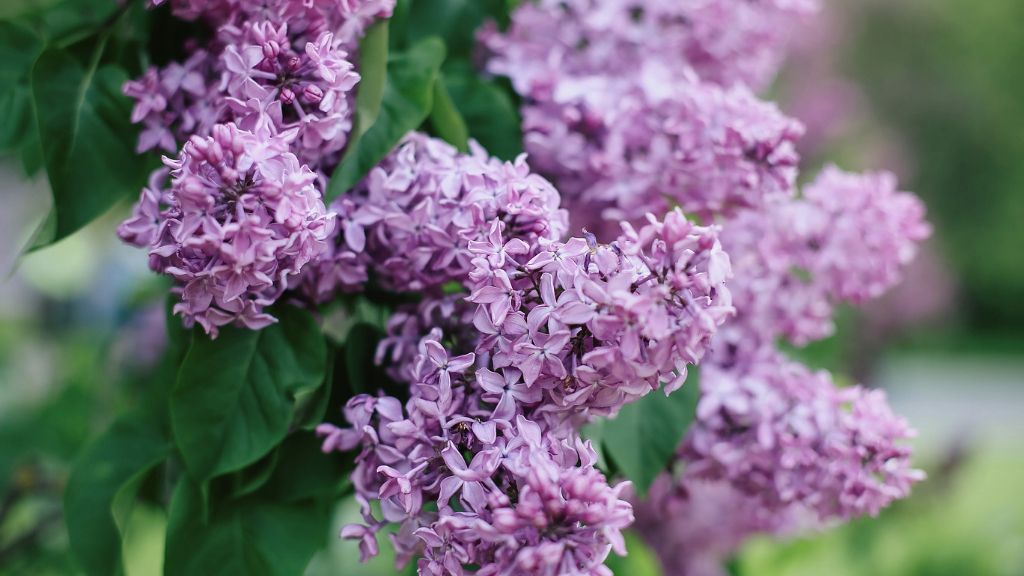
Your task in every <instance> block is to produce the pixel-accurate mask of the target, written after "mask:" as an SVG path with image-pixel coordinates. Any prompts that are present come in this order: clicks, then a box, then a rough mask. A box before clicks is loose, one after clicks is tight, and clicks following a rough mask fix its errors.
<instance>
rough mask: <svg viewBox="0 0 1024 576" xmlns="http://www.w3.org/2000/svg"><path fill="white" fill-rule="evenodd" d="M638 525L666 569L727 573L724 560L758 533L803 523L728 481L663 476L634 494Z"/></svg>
mask: <svg viewBox="0 0 1024 576" xmlns="http://www.w3.org/2000/svg"><path fill="white" fill-rule="evenodd" d="M633 507H634V510H635V512H636V522H635V523H634V524H633V526H632V529H633V530H635V531H636V532H637V533H638V534H639V535H640V536H641V537H642V538H643V539H644V541H645V542H646V543H647V544H648V546H650V547H651V549H652V551H653V552H654V553H655V555H656V556H657V557H658V560H659V561H660V563H661V566H662V573H663V574H672V575H673V576H728V574H729V572H728V570H727V569H726V567H725V566H726V561H727V560H728V559H729V557H731V556H732V555H733V554H734V553H735V552H736V549H737V548H739V546H740V545H741V544H742V543H743V542H744V541H745V540H746V539H747V538H749V537H751V536H752V535H755V534H786V533H788V532H790V531H791V530H794V529H796V528H797V527H799V525H800V524H801V518H800V516H801V515H800V514H798V513H796V511H795V510H781V511H780V510H769V509H767V508H765V506H764V505H762V504H761V502H760V501H758V500H757V498H756V497H751V496H748V495H746V494H744V493H742V492H740V491H738V490H736V489H735V488H733V487H731V486H730V485H729V484H727V483H724V482H705V481H701V480H693V479H687V481H685V482H683V481H680V479H679V478H675V477H673V475H672V474H670V473H667V472H666V473H663V474H661V475H659V476H658V477H657V478H656V479H655V480H654V482H653V483H652V484H651V487H650V489H649V490H648V492H647V495H646V496H645V497H644V498H643V499H636V498H634V502H633Z"/></svg>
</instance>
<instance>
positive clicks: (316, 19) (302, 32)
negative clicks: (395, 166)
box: [124, 0, 394, 171]
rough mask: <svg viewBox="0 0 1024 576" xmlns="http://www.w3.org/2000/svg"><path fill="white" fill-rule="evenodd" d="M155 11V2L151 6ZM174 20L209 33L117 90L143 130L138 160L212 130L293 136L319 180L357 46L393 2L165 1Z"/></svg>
mask: <svg viewBox="0 0 1024 576" xmlns="http://www.w3.org/2000/svg"><path fill="white" fill-rule="evenodd" d="M157 4H159V2H157ZM171 5H172V8H173V10H174V12H175V14H176V15H178V16H180V17H183V18H190V19H194V18H202V19H203V20H204V21H205V22H206V23H207V24H209V25H211V26H212V27H213V28H214V29H215V34H214V37H213V38H212V39H210V40H209V41H208V42H207V43H206V44H204V45H203V46H193V47H191V48H192V51H191V55H190V56H189V57H188V58H187V59H186V60H185V61H184V62H180V63H179V62H171V63H169V64H168V65H166V66H164V67H163V68H150V69H149V70H147V71H146V73H145V74H144V75H143V76H142V77H141V78H139V79H138V80H135V81H131V82H128V83H127V84H126V85H125V88H124V91H125V93H126V94H127V95H128V96H130V97H132V98H134V99H135V100H136V104H135V108H134V110H133V112H132V120H133V121H135V122H139V123H141V124H142V125H143V131H142V133H141V135H140V137H139V145H138V148H139V150H140V151H145V150H149V149H152V148H161V149H163V150H167V151H171V152H173V151H175V150H176V149H177V147H178V145H179V144H180V143H182V142H183V141H184V140H186V139H187V138H188V137H189V136H191V135H201V136H205V135H208V134H209V132H210V130H211V129H212V127H213V126H214V125H216V124H219V123H228V122H233V123H235V124H237V125H238V126H239V127H240V128H243V129H246V130H254V129H255V124H256V123H257V122H264V123H267V124H268V125H269V127H270V128H271V130H272V132H274V133H279V132H284V131H287V130H292V129H295V130H297V132H298V136H297V137H296V138H295V140H294V142H293V144H292V146H293V152H294V153H295V154H296V156H298V157H299V160H300V161H302V163H304V164H306V165H308V166H310V168H311V169H313V170H314V171H320V170H322V169H324V168H326V167H329V166H331V165H332V164H333V163H335V162H337V159H338V156H339V152H340V150H341V149H342V148H343V147H344V146H345V143H346V141H347V135H348V132H349V131H350V130H351V127H352V106H353V102H352V99H353V88H354V86H355V85H356V83H357V82H358V81H359V75H358V74H357V73H356V72H355V71H354V69H353V64H352V57H353V54H351V52H352V51H353V50H355V48H356V40H358V38H359V36H360V35H361V34H362V32H363V30H364V28H365V27H366V26H367V25H368V24H369V23H370V22H371V21H372V20H373V19H375V18H378V17H388V16H390V14H391V9H392V7H393V5H394V0H372V1H364V2H360V1H352V0H319V1H315V2H310V1H304V0H273V1H270V2H259V3H253V2H244V1H233V0H220V1H217V2H207V1H205V0H204V1H195V0H182V1H172V2H171Z"/></svg>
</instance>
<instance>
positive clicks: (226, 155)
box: [118, 124, 334, 336]
mask: <svg viewBox="0 0 1024 576" xmlns="http://www.w3.org/2000/svg"><path fill="white" fill-rule="evenodd" d="M293 137H294V132H291V133H286V134H279V135H276V136H274V135H271V134H270V133H269V132H268V131H267V130H266V129H265V128H264V129H262V130H260V131H257V132H255V133H254V132H248V131H245V130H242V129H240V128H238V127H237V126H235V125H234V124H222V125H218V126H215V127H214V128H213V130H212V135H211V136H209V137H201V136H193V137H192V138H191V139H190V140H189V141H188V142H187V143H186V144H185V147H184V148H183V149H182V151H181V155H180V156H179V157H178V158H177V159H174V160H171V159H165V161H164V163H165V164H166V165H167V167H168V168H169V169H170V176H171V182H170V187H169V188H167V189H162V181H163V180H164V178H165V176H166V171H158V172H156V173H155V174H154V177H153V180H152V182H151V183H150V186H149V187H148V188H146V189H145V190H144V191H143V193H142V198H141V199H140V200H139V203H138V204H137V205H136V207H135V214H134V215H133V216H132V218H130V219H128V220H126V221H125V222H124V223H123V224H121V226H120V228H118V234H119V235H120V237H121V239H122V240H124V241H125V242H128V243H130V244H133V245H135V246H138V247H140V248H145V249H148V250H149V265H150V268H152V269H153V270H154V271H157V272H160V273H162V274H166V275H168V276H170V277H171V278H173V279H174V280H175V281H176V282H177V283H178V286H179V287H180V288H179V292H180V296H181V302H180V303H178V304H176V305H175V306H174V311H175V313H177V314H181V315H182V316H184V317H185V319H186V322H187V323H189V324H191V323H192V322H198V323H199V324H200V325H201V326H202V327H203V329H205V330H206V332H208V333H209V334H211V335H214V336H215V335H216V334H217V329H218V327H219V326H223V325H225V324H229V323H237V324H242V325H244V326H246V327H248V328H252V329H258V328H262V327H263V326H266V325H267V324H269V323H271V322H273V318H272V317H271V316H270V315H269V314H267V313H266V312H264V310H263V309H264V307H266V306H269V305H270V304H272V303H273V302H274V301H275V300H277V298H278V297H279V296H280V295H281V294H282V293H283V292H284V290H285V289H286V288H287V287H288V284H289V281H290V280H291V279H293V278H295V277H296V276H297V275H298V274H299V272H300V271H301V270H302V268H303V267H304V266H305V265H306V264H307V263H308V262H310V261H312V260H314V259H315V258H317V257H318V256H319V255H320V254H321V253H322V252H323V251H324V250H325V249H326V246H327V244H326V240H327V238H328V236H329V235H330V234H331V232H332V231H333V229H334V217H333V214H328V213H327V211H326V208H325V207H324V203H323V200H321V198H320V193H319V192H318V191H317V189H316V187H315V186H314V182H315V180H316V176H315V175H314V174H313V172H312V171H311V170H310V169H309V168H308V167H307V166H303V165H300V164H299V161H298V159H297V158H296V157H295V155H294V154H292V153H291V152H289V151H288V150H289V144H290V138H293Z"/></svg>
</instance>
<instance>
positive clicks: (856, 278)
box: [719, 167, 930, 354]
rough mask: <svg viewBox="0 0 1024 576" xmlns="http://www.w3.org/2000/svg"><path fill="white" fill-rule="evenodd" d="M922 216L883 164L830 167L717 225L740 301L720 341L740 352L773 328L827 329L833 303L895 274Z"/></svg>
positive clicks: (809, 337) (822, 333)
mask: <svg viewBox="0 0 1024 576" xmlns="http://www.w3.org/2000/svg"><path fill="white" fill-rule="evenodd" d="M924 216H925V214H924V206H923V204H922V203H921V201H920V200H919V199H918V198H917V197H916V196H914V195H912V194H910V193H907V192H901V191H899V190H898V189H897V187H896V180H895V178H894V177H893V176H892V175H891V174H888V173H884V172H878V173H866V174H851V173H847V172H843V171H841V170H839V169H837V168H835V167H827V168H826V169H825V170H824V171H822V173H821V174H820V175H819V176H818V177H817V178H816V179H815V180H814V181H813V182H812V183H810V184H809V185H807V186H806V187H804V189H803V194H802V196H801V197H799V198H792V199H787V200H782V201H779V202H774V203H771V204H770V205H768V206H766V207H764V208H763V209H762V210H745V211H741V212H740V213H738V214H737V215H736V216H735V217H734V218H732V219H730V220H729V221H727V222H726V223H725V224H724V226H723V231H722V244H723V246H724V248H725V249H726V251H727V252H728V253H729V255H730V257H731V258H732V259H733V264H734V266H735V269H736V270H737V271H738V272H737V274H736V278H735V280H734V281H733V282H732V283H731V284H730V287H731V289H732V291H733V296H734V297H735V299H736V301H737V302H738V303H739V304H737V309H738V314H737V318H736V319H735V320H734V321H732V322H731V323H730V325H729V326H727V327H726V328H724V329H723V332H722V339H721V340H722V342H723V343H728V346H729V347H736V346H738V347H740V348H741V350H740V351H739V353H740V354H747V353H750V352H752V351H755V350H757V349H758V348H760V347H762V346H770V345H772V344H774V342H775V341H776V340H777V339H778V338H780V337H782V338H786V339H787V340H789V341H790V342H791V343H793V344H796V345H803V344H807V343H808V342H812V341H814V340H818V339H821V338H824V337H826V336H828V335H830V334H831V333H832V330H833V324H832V315H833V305H834V304H835V303H838V302H847V303H852V304H861V303H863V302H865V301H867V300H869V299H872V298H876V297H878V296H880V295H881V294H882V293H884V292H885V291H886V290H888V289H889V288H891V287H892V286H894V285H895V284H896V283H897V282H898V281H899V280H900V276H901V273H902V271H903V269H904V268H905V267H906V266H907V265H908V264H909V263H910V262H911V260H912V259H913V258H914V256H915V254H916V252H917V247H918V245H919V244H920V242H921V241H923V240H924V239H925V238H927V237H928V235H929V234H930V227H929V225H928V223H927V221H926V220H925V218H924ZM719 349H720V352H723V353H729V354H736V353H737V352H736V351H735V350H732V349H731V348H729V349H727V346H726V345H723V346H719Z"/></svg>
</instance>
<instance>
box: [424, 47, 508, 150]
mask: <svg viewBox="0 0 1024 576" xmlns="http://www.w3.org/2000/svg"><path fill="white" fill-rule="evenodd" d="M444 82H445V87H446V88H447V92H448V94H449V95H450V96H451V99H452V102H453V103H454V104H455V108H456V109H458V111H459V113H460V114H461V115H462V117H463V118H464V119H465V123H466V126H468V127H469V135H470V137H472V138H473V139H475V140H476V141H477V142H479V143H480V144H481V145H482V146H483V147H484V148H485V149H487V151H488V152H489V153H490V154H492V155H494V156H497V157H498V158H501V159H503V160H512V159H513V158H515V157H516V156H518V155H519V154H522V152H523V132H522V128H521V124H520V120H519V112H518V109H517V107H516V103H515V101H514V100H513V99H512V96H510V91H508V90H505V89H503V88H502V87H501V86H500V85H499V84H498V83H497V82H495V81H493V80H487V79H484V78H481V77H480V76H478V75H477V74H476V73H475V72H474V71H473V70H472V68H471V67H469V66H468V65H458V66H451V67H446V68H445V72H444Z"/></svg>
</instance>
